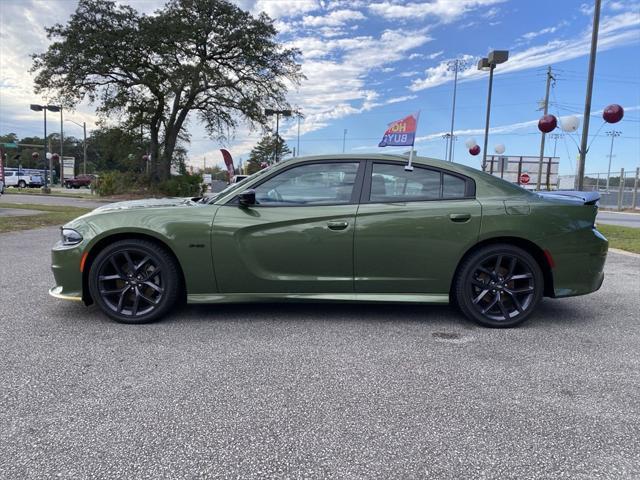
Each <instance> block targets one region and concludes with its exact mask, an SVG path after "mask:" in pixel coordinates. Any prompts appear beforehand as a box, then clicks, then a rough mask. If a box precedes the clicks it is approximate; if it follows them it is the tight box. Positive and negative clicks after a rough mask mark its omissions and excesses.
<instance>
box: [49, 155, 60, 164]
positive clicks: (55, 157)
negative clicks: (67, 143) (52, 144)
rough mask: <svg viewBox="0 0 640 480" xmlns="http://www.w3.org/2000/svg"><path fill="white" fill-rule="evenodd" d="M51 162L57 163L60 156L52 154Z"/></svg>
mask: <svg viewBox="0 0 640 480" xmlns="http://www.w3.org/2000/svg"><path fill="white" fill-rule="evenodd" d="M51 160H53V161H54V162H57V161H58V160H60V155H58V154H57V153H54V154H53V155H51Z"/></svg>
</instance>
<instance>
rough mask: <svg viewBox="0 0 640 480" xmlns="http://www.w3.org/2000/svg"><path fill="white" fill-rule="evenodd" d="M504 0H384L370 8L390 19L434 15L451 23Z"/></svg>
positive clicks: (444, 21)
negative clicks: (400, 1)
mask: <svg viewBox="0 0 640 480" xmlns="http://www.w3.org/2000/svg"><path fill="white" fill-rule="evenodd" d="M504 1H506V0H434V1H432V2H421V3H417V2H416V3H406V4H404V5H401V4H398V3H395V2H391V1H384V2H380V3H373V4H371V5H369V9H370V10H371V11H372V12H373V13H375V14H377V15H380V16H382V17H384V18H386V19H389V20H408V19H419V20H422V19H424V18H426V17H434V18H436V19H438V20H439V21H441V22H443V23H451V22H453V21H454V20H457V19H458V18H459V17H461V16H463V15H464V14H466V13H468V12H470V11H472V10H475V9H477V8H480V7H484V6H489V5H495V4H497V3H502V2H504Z"/></svg>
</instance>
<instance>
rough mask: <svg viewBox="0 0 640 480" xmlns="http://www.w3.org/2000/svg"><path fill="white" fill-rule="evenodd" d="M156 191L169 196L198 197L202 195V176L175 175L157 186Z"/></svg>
mask: <svg viewBox="0 0 640 480" xmlns="http://www.w3.org/2000/svg"><path fill="white" fill-rule="evenodd" d="M157 188H158V191H159V192H160V193H163V194H164V195H167V196H169V197H198V196H200V195H202V191H203V189H202V176H200V175H188V174H187V175H176V176H174V177H171V178H170V179H168V180H165V181H164V182H161V183H160V184H158V186H157Z"/></svg>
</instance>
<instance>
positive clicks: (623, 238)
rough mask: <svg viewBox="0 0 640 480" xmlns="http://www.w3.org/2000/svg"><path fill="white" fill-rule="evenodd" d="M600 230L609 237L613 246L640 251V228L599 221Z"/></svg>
mask: <svg viewBox="0 0 640 480" xmlns="http://www.w3.org/2000/svg"><path fill="white" fill-rule="evenodd" d="M598 230H599V231H600V232H602V234H603V235H604V236H605V237H607V239H608V240H609V246H610V247H611V248H619V249H620V250H626V251H628V252H633V253H640V228H631V227H620V226H618V225H605V224H603V223H598Z"/></svg>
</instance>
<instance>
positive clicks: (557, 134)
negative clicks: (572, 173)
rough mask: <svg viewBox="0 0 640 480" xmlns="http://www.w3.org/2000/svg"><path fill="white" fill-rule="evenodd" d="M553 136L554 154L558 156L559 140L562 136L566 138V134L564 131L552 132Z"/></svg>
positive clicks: (551, 135)
mask: <svg viewBox="0 0 640 480" xmlns="http://www.w3.org/2000/svg"><path fill="white" fill-rule="evenodd" d="M549 136H550V137H551V138H553V140H554V141H553V156H554V157H555V156H556V149H557V148H558V140H559V139H561V138H564V135H563V134H562V133H552V134H550V135H549Z"/></svg>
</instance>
